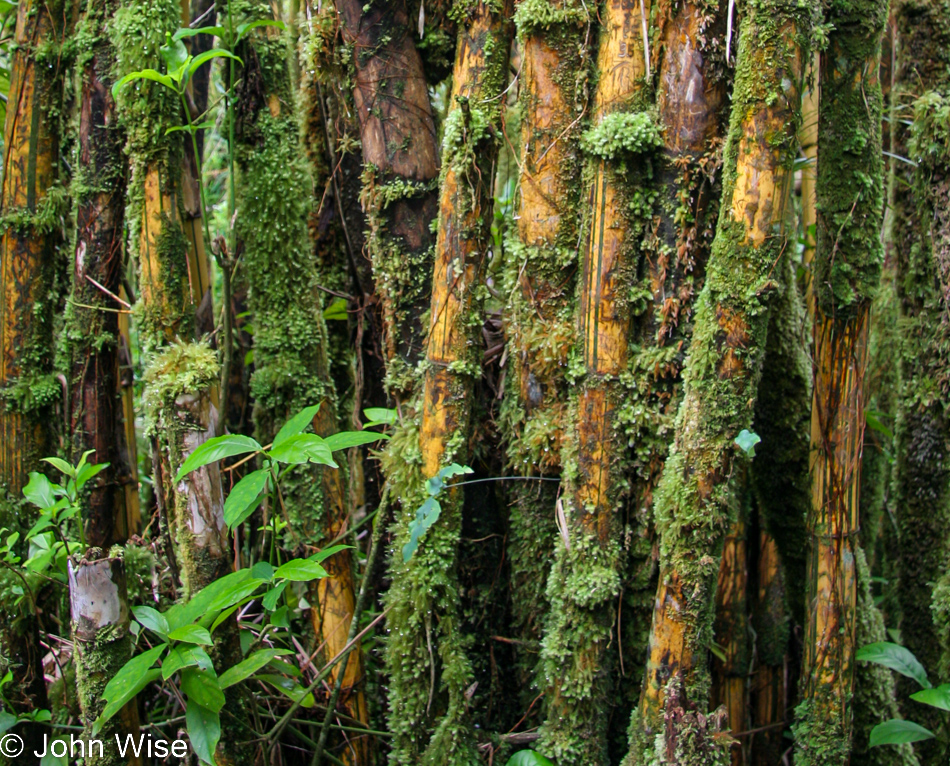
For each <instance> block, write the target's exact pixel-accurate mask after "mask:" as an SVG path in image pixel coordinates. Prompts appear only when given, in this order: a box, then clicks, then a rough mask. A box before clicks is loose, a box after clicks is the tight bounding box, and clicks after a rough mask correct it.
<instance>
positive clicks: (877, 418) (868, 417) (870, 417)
mask: <svg viewBox="0 0 950 766" xmlns="http://www.w3.org/2000/svg"><path fill="white" fill-rule="evenodd" d="M882 417H886V416H885V415H884V413H883V412H876V411H874V410H866V411H865V412H864V420H865V422H866V423H867V424H868V428H870V429H871V430H872V431H877V432H878V433H880V434H883V435H884V436H885V437H886V438H887V439H893V438H894V432H893V431H892V430H891V429H890V428H888V427H887V426H886V425H884V421H883V420H881V418H882Z"/></svg>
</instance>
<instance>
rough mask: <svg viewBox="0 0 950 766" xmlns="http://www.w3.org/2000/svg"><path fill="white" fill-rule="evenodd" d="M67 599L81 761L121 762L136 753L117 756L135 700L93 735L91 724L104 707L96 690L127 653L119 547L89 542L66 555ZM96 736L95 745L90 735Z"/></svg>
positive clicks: (134, 724)
mask: <svg viewBox="0 0 950 766" xmlns="http://www.w3.org/2000/svg"><path fill="white" fill-rule="evenodd" d="M69 601H70V606H71V612H72V639H73V662H74V663H75V665H76V686H77V690H78V694H79V706H80V709H81V710H82V726H83V733H82V736H83V740H84V741H85V743H86V747H87V748H88V749H87V752H86V755H85V757H84V758H83V763H84V764H86V765H87V766H120V765H121V766H124V764H127V763H133V764H134V763H136V762H137V759H133V758H131V757H127V758H122V757H120V755H119V751H118V748H117V747H116V738H117V736H118V737H119V738H120V739H122V740H124V739H125V737H126V736H128V735H130V734H131V735H132V737H133V738H136V737H138V734H139V731H138V729H139V715H138V707H137V706H136V703H135V701H132V702H131V703H129V704H128V705H126V706H125V707H124V708H123V709H122V711H121V712H120V713H119V714H118V715H116V716H115V717H114V718H112V719H111V720H110V721H109V722H108V723H107V724H106V725H105V726H103V728H102V729H101V731H100V732H99V733H98V734H97V735H96V736H95V737H93V724H94V723H95V720H96V718H98V717H99V715H100V714H101V713H102V711H103V709H104V708H105V699H104V698H103V696H102V693H103V691H104V690H105V688H106V684H107V683H109V681H111V680H112V678H113V677H114V676H115V674H116V673H118V672H119V670H121V669H122V666H123V665H125V663H126V662H128V661H129V660H130V659H131V658H132V636H131V633H129V624H130V617H129V603H128V593H127V589H126V573H125V560H124V558H123V556H122V549H121V548H113V549H112V550H111V551H110V552H109V555H108V556H104V555H103V551H102V549H101V548H90V549H89V550H88V551H87V552H86V554H85V556H84V557H83V558H82V559H80V560H70V561H69ZM93 740H100V741H101V742H102V748H101V751H100V749H99V748H98V747H96V746H94V745H93V744H92V743H91V741H93Z"/></svg>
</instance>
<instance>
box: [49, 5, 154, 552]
mask: <svg viewBox="0 0 950 766" xmlns="http://www.w3.org/2000/svg"><path fill="white" fill-rule="evenodd" d="M118 6H119V2H118V0H88V2H87V3H86V6H85V15H84V17H83V19H82V21H81V22H80V26H79V32H78V39H80V40H82V41H83V42H84V43H85V46H86V47H85V48H84V50H82V51H80V53H79V55H80V60H79V62H78V68H77V72H76V79H77V82H76V95H77V98H78V102H79V133H78V146H77V156H76V162H75V164H74V165H73V167H74V168H75V176H74V178H73V183H72V193H73V202H74V204H75V206H76V234H75V240H74V244H73V248H72V256H73V257H72V287H71V299H70V302H69V303H68V304H67V307H66V324H65V333H66V342H67V344H68V348H69V364H70V377H71V380H70V385H69V390H70V394H71V400H70V402H69V415H70V433H71V435H72V444H71V452H72V455H73V462H74V463H75V462H77V461H78V460H79V458H80V456H81V455H82V454H83V453H84V452H85V451H87V450H94V452H93V454H92V455H91V456H90V458H89V462H90V463H109V467H108V468H107V469H105V470H104V471H102V472H101V473H99V474H98V475H97V476H96V477H95V478H94V479H93V487H92V491H91V492H90V495H89V499H88V500H87V502H86V505H85V506H84V510H85V514H84V522H83V523H84V526H85V530H86V541H87V543H88V544H89V545H93V546H98V547H100V548H108V547H109V546H111V545H112V544H113V543H121V542H124V541H125V540H126V539H127V538H128V536H129V535H130V534H134V533H135V532H136V531H137V530H135V529H134V528H133V526H132V523H134V517H135V516H136V515H137V505H136V506H135V507H131V508H130V507H128V506H129V501H130V499H132V498H133V497H135V492H129V491H128V490H129V486H128V485H132V488H133V489H134V484H135V480H134V478H133V474H132V471H131V467H130V459H129V451H128V445H127V442H126V433H127V429H126V428H125V422H124V421H125V417H124V413H123V412H122V403H121V400H120V398H119V364H120V361H119V351H120V328H119V316H120V314H119V312H121V311H124V310H125V308H124V306H123V305H122V304H121V303H120V302H119V301H118V300H116V297H118V295H119V293H120V291H121V289H122V288H121V284H122V275H123V271H124V268H125V264H124V258H123V243H122V238H123V224H124V220H125V180H126V163H125V156H124V155H123V153H122V146H123V142H124V133H123V131H122V130H121V128H120V126H119V124H118V118H117V114H116V108H115V102H114V100H113V98H112V92H111V89H112V84H113V82H114V79H113V68H114V66H115V50H114V48H113V46H112V43H111V41H110V39H109V33H108V24H109V21H110V19H111V17H112V15H113V14H114V13H115V11H116V9H117V8H118ZM113 296H116V297H113ZM136 499H137V498H136Z"/></svg>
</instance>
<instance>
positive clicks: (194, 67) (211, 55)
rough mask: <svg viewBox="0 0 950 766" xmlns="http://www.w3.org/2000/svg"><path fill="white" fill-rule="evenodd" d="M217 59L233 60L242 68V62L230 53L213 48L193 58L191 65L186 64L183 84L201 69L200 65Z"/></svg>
mask: <svg viewBox="0 0 950 766" xmlns="http://www.w3.org/2000/svg"><path fill="white" fill-rule="evenodd" d="M217 58H227V59H234V60H235V61H237V62H238V64H240V65H241V66H244V62H243V61H241V59H239V58H238V57H237V56H235V55H234V54H233V53H231V52H230V51H226V50H224V49H223V48H213V49H211V50H210V51H205V52H204V53H202V54H200V55H198V56H195V58H194V59H193V60H192V61H191V63H190V64H188V69H187V71H186V72H185V77H184V80H183V82H185V83H187V82H188V80H190V79H191V76H192V75H193V74H194V73H195V72H196V71H198V69H199V68H200V67H201V65H202V64H204V63H205V62H208V61H211V59H217Z"/></svg>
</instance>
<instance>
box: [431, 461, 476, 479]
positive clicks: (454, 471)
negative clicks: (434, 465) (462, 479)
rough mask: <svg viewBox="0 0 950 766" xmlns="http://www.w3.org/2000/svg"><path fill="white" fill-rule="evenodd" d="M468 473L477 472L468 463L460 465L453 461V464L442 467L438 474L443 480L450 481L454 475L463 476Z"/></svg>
mask: <svg viewBox="0 0 950 766" xmlns="http://www.w3.org/2000/svg"><path fill="white" fill-rule="evenodd" d="M467 473H475V471H473V470H472V469H471V468H469V467H468V466H467V465H459V464H458V463H452V464H451V465H447V466H445V468H442V469H440V470H439V474H438V475H439V478H440V479H442V481H448V480H449V479H451V478H453V477H454V476H462V475H464V474H467Z"/></svg>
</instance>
